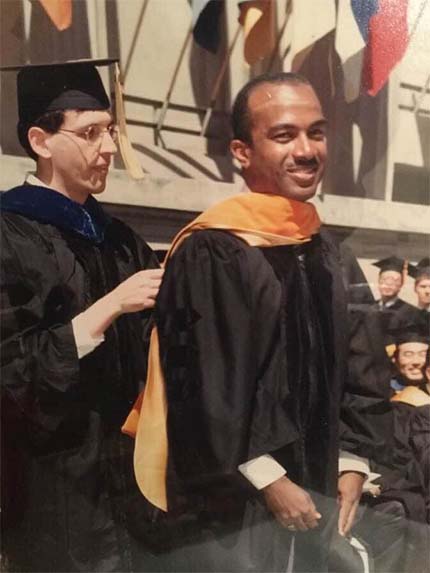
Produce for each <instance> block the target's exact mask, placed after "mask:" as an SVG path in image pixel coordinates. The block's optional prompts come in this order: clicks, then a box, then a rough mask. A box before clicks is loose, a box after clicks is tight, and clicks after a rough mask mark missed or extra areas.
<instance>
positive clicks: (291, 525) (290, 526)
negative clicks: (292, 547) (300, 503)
mask: <svg viewBox="0 0 430 573" xmlns="http://www.w3.org/2000/svg"><path fill="white" fill-rule="evenodd" d="M287 529H288V531H297V528H296V526H295V525H293V524H290V525H287Z"/></svg>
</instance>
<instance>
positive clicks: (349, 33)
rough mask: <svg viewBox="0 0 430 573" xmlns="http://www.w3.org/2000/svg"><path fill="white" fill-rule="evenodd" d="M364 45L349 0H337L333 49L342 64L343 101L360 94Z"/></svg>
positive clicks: (353, 99) (354, 98) (352, 98)
mask: <svg viewBox="0 0 430 573" xmlns="http://www.w3.org/2000/svg"><path fill="white" fill-rule="evenodd" d="M363 6H367V4H363ZM365 46H366V42H365V40H364V37H363V35H362V34H361V32H360V29H359V27H358V25H357V20H356V19H355V16H354V13H353V11H352V7H351V0H338V4H337V17H336V38H335V49H336V52H337V54H338V56H339V59H340V61H341V64H342V70H343V84H344V94H345V101H347V102H349V103H350V102H352V101H355V100H356V99H357V98H358V96H359V95H360V89H361V71H362V69H363V55H364V48H365Z"/></svg>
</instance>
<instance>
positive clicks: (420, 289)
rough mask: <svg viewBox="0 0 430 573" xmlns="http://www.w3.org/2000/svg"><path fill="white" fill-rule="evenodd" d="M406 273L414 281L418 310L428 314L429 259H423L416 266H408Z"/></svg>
mask: <svg viewBox="0 0 430 573" xmlns="http://www.w3.org/2000/svg"><path fill="white" fill-rule="evenodd" d="M408 272H409V274H410V276H411V277H413V278H414V279H415V285H414V290H415V293H416V295H417V298H418V300H417V302H418V308H420V309H422V310H425V311H426V312H430V258H429V257H424V259H421V260H420V261H419V262H418V263H417V264H416V265H411V264H409V265H408Z"/></svg>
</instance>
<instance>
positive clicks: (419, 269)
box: [408, 257, 430, 280]
mask: <svg viewBox="0 0 430 573" xmlns="http://www.w3.org/2000/svg"><path fill="white" fill-rule="evenodd" d="M408 273H409V274H410V275H411V277H413V278H414V279H415V280H418V279H419V278H421V277H422V276H428V277H430V258H429V257H424V259H421V260H420V261H419V262H418V263H417V264H416V265H411V264H409V265H408Z"/></svg>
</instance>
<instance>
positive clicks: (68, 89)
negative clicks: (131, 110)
mask: <svg viewBox="0 0 430 573" xmlns="http://www.w3.org/2000/svg"><path fill="white" fill-rule="evenodd" d="M115 62H117V60H114V59H102V60H72V61H68V62H55V63H47V64H27V65H24V66H10V67H2V68H1V69H2V71H18V76H17V92H18V117H19V121H20V123H22V124H24V125H31V123H33V122H34V121H36V120H37V119H38V118H39V117H41V116H42V115H44V114H45V113H48V112H50V111H59V110H67V109H79V110H104V109H108V108H109V107H110V102H109V98H108V96H107V93H106V91H105V89H104V86H103V83H102V80H101V78H100V75H99V73H98V71H97V66H106V65H109V64H114V63H115Z"/></svg>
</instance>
